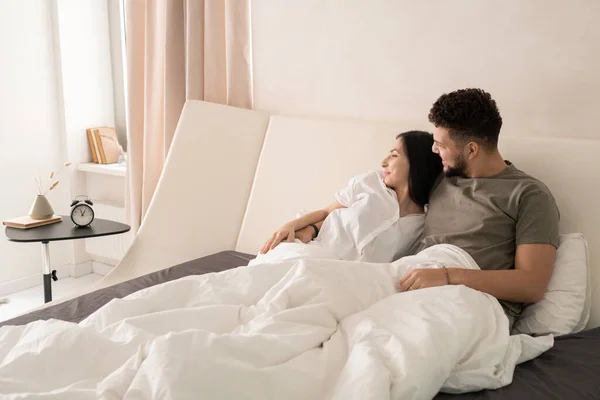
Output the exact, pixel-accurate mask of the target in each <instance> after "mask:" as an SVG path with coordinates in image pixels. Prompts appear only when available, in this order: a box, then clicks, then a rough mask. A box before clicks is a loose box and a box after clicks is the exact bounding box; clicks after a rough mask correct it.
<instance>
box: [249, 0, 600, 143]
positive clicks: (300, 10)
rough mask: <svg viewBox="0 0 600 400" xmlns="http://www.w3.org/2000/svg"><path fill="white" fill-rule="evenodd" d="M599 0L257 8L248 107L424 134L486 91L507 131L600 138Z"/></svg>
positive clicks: (353, 0)
mask: <svg viewBox="0 0 600 400" xmlns="http://www.w3.org/2000/svg"><path fill="white" fill-rule="evenodd" d="M599 17H600V1H598V0H571V1H564V0H505V1H497V0H478V1H475V0H454V1H448V2H442V1H434V0H423V1H409V0H394V1H392V0H370V1H364V0H304V1H291V0H286V1H281V0H253V2H252V25H253V27H252V29H253V49H252V51H253V62H254V90H255V107H256V108H257V109H260V110H266V111H270V112H279V113H285V114H292V115H307V114H310V115H313V116H314V115H323V116H352V117H359V118H368V119H386V120H387V119H392V120H405V121H408V122H411V123H413V122H414V125H415V127H417V126H418V127H427V126H428V125H427V120H426V118H427V113H428V111H429V108H430V106H431V104H432V102H433V101H435V99H436V98H437V97H438V96H439V95H440V94H441V93H443V92H447V91H451V90H453V89H456V88H461V87H481V88H484V89H486V90H488V91H489V92H491V93H492V96H493V97H494V98H495V99H496V100H497V101H498V104H499V107H500V110H501V112H502V115H503V117H504V121H505V124H504V130H503V134H505V135H527V136H550V137H572V138H593V139H596V138H599V137H600V133H598V132H597V128H598V127H599V126H600V101H599V100H598V99H599V97H598V96H599V93H600V23H599V22H598V18H599Z"/></svg>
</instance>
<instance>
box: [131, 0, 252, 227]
mask: <svg viewBox="0 0 600 400" xmlns="http://www.w3.org/2000/svg"><path fill="white" fill-rule="evenodd" d="M250 1H251V0H187V1H186V0H125V20H126V22H125V32H126V36H125V40H126V52H127V58H126V59H127V65H126V68H127V147H128V159H127V173H128V176H127V185H128V186H127V190H126V192H127V196H126V197H127V199H126V203H127V213H128V217H129V218H128V220H129V223H130V224H131V227H132V231H133V232H137V230H138V228H139V226H140V224H141V222H142V220H143V218H144V216H145V214H146V212H147V210H148V206H149V204H150V201H151V199H152V196H153V194H154V190H155V188H156V184H157V182H158V178H159V177H160V174H161V171H162V168H163V165H164V161H165V158H166V156H167V153H168V151H169V147H170V145H171V141H172V139H173V134H174V133H175V127H176V125H177V122H178V120H179V115H180V114H181V110H182V108H183V105H184V103H185V102H186V101H187V100H190V99H196V100H206V101H210V102H214V103H221V104H229V105H232V106H236V107H243V108H252V59H251V57H252V54H251V32H250Z"/></svg>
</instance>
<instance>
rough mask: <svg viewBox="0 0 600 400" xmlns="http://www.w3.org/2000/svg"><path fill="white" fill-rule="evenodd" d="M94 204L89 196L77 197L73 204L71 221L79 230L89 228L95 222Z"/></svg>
mask: <svg viewBox="0 0 600 400" xmlns="http://www.w3.org/2000/svg"><path fill="white" fill-rule="evenodd" d="M93 205H94V203H92V201H91V200H90V199H89V198H88V197H87V196H76V197H75V199H74V200H73V202H72V203H71V221H73V223H74V224H75V226H77V227H78V228H84V227H86V226H89V225H90V224H91V223H92V221H93V220H94V210H93V209H92V206H93Z"/></svg>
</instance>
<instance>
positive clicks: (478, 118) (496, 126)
mask: <svg viewBox="0 0 600 400" xmlns="http://www.w3.org/2000/svg"><path fill="white" fill-rule="evenodd" d="M429 122H431V123H432V124H433V125H435V126H436V127H438V128H445V129H448V132H449V134H450V138H451V139H452V140H455V141H458V142H462V143H465V142H467V141H471V140H475V141H477V142H478V143H480V144H482V145H483V146H485V148H487V149H491V150H494V149H496V147H497V146H498V135H500V128H502V117H501V116H500V111H498V106H497V105H496V102H495V101H494V99H492V96H490V94H489V93H488V92H486V91H484V90H481V89H460V90H456V91H454V92H451V93H446V94H443V95H442V96H440V98H439V99H437V101H436V102H435V103H433V106H432V107H431V110H430V111H429Z"/></svg>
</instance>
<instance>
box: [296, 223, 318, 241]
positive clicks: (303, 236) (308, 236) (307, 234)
mask: <svg viewBox="0 0 600 400" xmlns="http://www.w3.org/2000/svg"><path fill="white" fill-rule="evenodd" d="M314 236H315V230H314V228H313V227H312V226H307V227H306V228H302V229H300V230H297V231H296V239H300V241H301V242H302V243H308V242H310V241H311V240H313V238H314Z"/></svg>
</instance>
